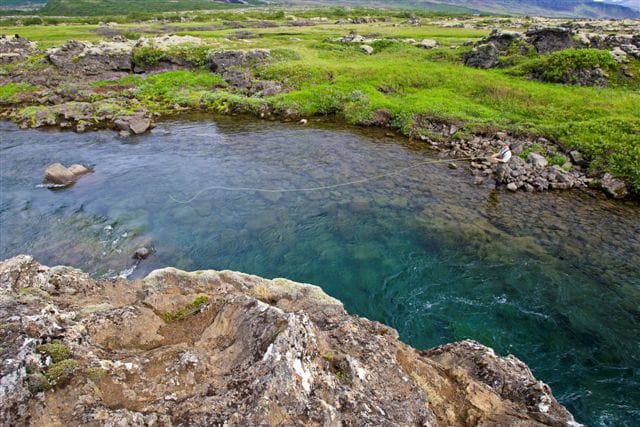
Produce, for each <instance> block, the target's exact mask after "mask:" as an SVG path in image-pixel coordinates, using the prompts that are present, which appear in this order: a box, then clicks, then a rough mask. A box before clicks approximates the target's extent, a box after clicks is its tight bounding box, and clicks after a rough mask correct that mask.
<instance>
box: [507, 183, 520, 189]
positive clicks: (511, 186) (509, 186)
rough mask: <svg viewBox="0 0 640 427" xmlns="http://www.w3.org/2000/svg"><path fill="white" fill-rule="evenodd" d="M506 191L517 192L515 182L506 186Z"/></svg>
mask: <svg viewBox="0 0 640 427" xmlns="http://www.w3.org/2000/svg"><path fill="white" fill-rule="evenodd" d="M507 190H509V191H518V186H517V185H516V183H515V182H510V183H508V184H507Z"/></svg>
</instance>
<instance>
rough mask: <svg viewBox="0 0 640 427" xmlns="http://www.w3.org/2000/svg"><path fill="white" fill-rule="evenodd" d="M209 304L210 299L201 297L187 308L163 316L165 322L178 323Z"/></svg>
mask: <svg viewBox="0 0 640 427" xmlns="http://www.w3.org/2000/svg"><path fill="white" fill-rule="evenodd" d="M207 302H209V297H208V296H207V295H201V296H199V297H197V298H196V299H194V300H193V302H192V303H191V304H189V305H187V306H186V307H182V308H180V309H178V310H176V311H169V312H167V313H164V314H163V315H162V317H163V319H164V321H165V322H167V323H170V322H177V321H180V320H184V319H185V318H186V317H187V316H189V315H191V314H195V313H197V312H198V311H200V310H201V309H202V307H203V306H204V305H206V304H207Z"/></svg>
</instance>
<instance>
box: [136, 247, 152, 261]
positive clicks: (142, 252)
mask: <svg viewBox="0 0 640 427" xmlns="http://www.w3.org/2000/svg"><path fill="white" fill-rule="evenodd" d="M149 255H151V251H150V250H149V249H147V248H138V249H136V251H135V252H134V253H133V258H134V259H140V260H142V259H146V258H148V257H149Z"/></svg>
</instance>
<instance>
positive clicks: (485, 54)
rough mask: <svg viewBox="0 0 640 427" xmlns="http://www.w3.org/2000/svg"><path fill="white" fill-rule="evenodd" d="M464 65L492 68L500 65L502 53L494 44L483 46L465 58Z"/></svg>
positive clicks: (474, 49)
mask: <svg viewBox="0 0 640 427" xmlns="http://www.w3.org/2000/svg"><path fill="white" fill-rule="evenodd" d="M464 64H465V65H466V66H468V67H474V68H492V67H495V66H497V65H498V64H500V52H499V51H498V49H497V48H496V46H495V45H494V44H493V43H486V44H482V45H480V46H478V47H475V48H473V50H472V51H471V52H469V53H468V54H467V55H466V56H465V58H464Z"/></svg>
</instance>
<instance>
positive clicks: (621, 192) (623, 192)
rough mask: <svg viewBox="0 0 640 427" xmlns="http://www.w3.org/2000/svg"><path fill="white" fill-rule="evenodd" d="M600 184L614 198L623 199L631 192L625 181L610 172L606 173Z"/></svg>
mask: <svg viewBox="0 0 640 427" xmlns="http://www.w3.org/2000/svg"><path fill="white" fill-rule="evenodd" d="M600 186H601V187H602V189H603V190H604V192H605V193H607V195H608V196H610V197H613V198H614V199H622V198H624V197H626V196H627V195H628V194H629V190H627V186H626V185H625V183H624V182H623V181H621V180H619V179H616V178H614V177H613V175H611V174H610V173H605V174H604V176H603V177H602V179H601V180H600Z"/></svg>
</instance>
